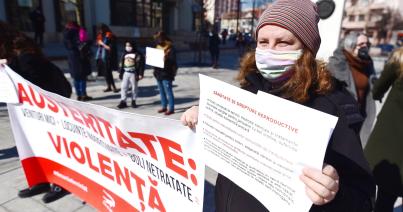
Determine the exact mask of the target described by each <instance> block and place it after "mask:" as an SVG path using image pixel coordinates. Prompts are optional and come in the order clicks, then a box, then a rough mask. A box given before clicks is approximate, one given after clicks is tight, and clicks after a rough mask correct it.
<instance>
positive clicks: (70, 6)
mask: <svg viewBox="0 0 403 212" xmlns="http://www.w3.org/2000/svg"><path fill="white" fill-rule="evenodd" d="M55 12H56V14H55V15H56V20H57V21H56V28H57V30H58V31H62V30H63V29H64V26H65V25H66V23H67V22H69V21H75V22H77V23H78V24H79V25H83V24H84V14H83V12H84V11H83V1H82V0H68V1H66V0H57V1H55Z"/></svg>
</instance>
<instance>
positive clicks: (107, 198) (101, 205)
mask: <svg viewBox="0 0 403 212" xmlns="http://www.w3.org/2000/svg"><path fill="white" fill-rule="evenodd" d="M21 163H22V167H23V169H24V172H25V176H26V178H27V181H28V185H29V186H33V185H36V184H38V183H44V182H50V183H55V184H57V185H60V186H61V187H63V188H65V189H66V190H68V191H70V192H71V193H73V194H75V195H77V196H78V197H80V198H81V199H82V200H84V201H86V202H87V203H89V204H90V205H92V206H93V207H95V208H96V209H98V210H100V211H108V212H110V211H139V210H138V209H136V208H135V207H134V206H133V205H131V204H129V203H128V202H127V201H125V200H124V199H122V198H120V197H119V196H117V195H116V194H114V193H113V192H112V191H110V190H108V189H106V188H105V187H104V186H102V185H99V184H98V183H96V182H94V181H93V180H91V179H89V178H87V177H85V176H84V175H81V174H80V173H78V172H75V171H74V170H72V169H70V168H67V167H65V166H63V165H60V164H59V163H56V162H54V161H52V160H48V159H45V158H40V157H30V158H26V159H24V160H22V161H21ZM143 208H144V206H143Z"/></svg>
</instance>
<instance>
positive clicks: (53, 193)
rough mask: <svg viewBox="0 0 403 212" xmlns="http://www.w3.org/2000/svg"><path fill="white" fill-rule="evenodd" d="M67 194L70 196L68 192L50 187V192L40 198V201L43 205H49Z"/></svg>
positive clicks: (58, 187) (60, 188)
mask: <svg viewBox="0 0 403 212" xmlns="http://www.w3.org/2000/svg"><path fill="white" fill-rule="evenodd" d="M67 194H70V192H68V191H67V190H66V189H64V188H62V187H60V186H57V185H52V186H51V189H50V191H49V192H48V193H46V194H45V196H43V197H42V201H43V202H44V203H51V202H53V201H56V200H58V199H60V198H62V197H64V196H66V195H67Z"/></svg>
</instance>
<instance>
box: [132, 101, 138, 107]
mask: <svg viewBox="0 0 403 212" xmlns="http://www.w3.org/2000/svg"><path fill="white" fill-rule="evenodd" d="M132 108H137V104H136V101H135V100H133V101H132Z"/></svg>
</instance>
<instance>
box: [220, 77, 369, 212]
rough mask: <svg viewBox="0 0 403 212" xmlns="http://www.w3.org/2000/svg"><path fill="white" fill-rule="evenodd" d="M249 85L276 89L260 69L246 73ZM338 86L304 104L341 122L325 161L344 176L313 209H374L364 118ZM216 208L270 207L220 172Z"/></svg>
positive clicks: (252, 210) (251, 88) (269, 90)
mask: <svg viewBox="0 0 403 212" xmlns="http://www.w3.org/2000/svg"><path fill="white" fill-rule="evenodd" d="M246 80H247V81H248V82H249V85H248V86H246V87H244V89H246V90H248V91H250V92H252V93H257V91H258V90H261V91H264V92H267V93H271V94H275V95H279V93H276V92H274V93H273V92H272V91H274V90H272V85H271V83H270V82H269V81H267V80H265V79H264V78H263V76H262V75H261V74H260V73H256V72H254V73H250V74H248V75H247V76H246ZM335 84H336V88H335V90H334V91H333V92H332V93H330V94H327V95H325V96H315V95H311V99H310V100H309V101H308V102H306V103H305V104H304V105H305V106H308V107H311V108H313V109H316V110H319V111H322V112H325V113H328V114H331V115H334V116H338V117H339V120H338V123H337V125H336V127H335V129H334V131H333V134H332V136H331V138H330V141H329V145H328V147H327V150H326V154H325V159H324V162H325V163H327V164H330V165H331V166H333V167H334V168H335V169H336V170H337V172H338V174H339V177H340V187H339V191H338V193H337V195H336V197H335V199H334V200H332V201H331V202H330V203H328V204H325V205H322V206H316V205H313V206H312V208H311V209H310V211H359V212H364V211H371V210H372V198H373V197H374V193H375V185H374V182H373V179H372V176H371V172H370V170H369V167H368V164H367V161H366V160H365V158H364V155H363V152H362V147H361V143H360V139H359V137H358V128H359V126H360V124H361V122H362V120H363V118H362V116H361V114H360V113H359V110H358V107H357V105H356V104H355V101H354V99H353V98H352V97H351V96H350V95H349V94H348V92H347V91H346V90H345V89H344V88H343V86H341V85H340V84H339V83H336V82H335ZM216 211H217V212H224V211H231V212H237V211H249V212H257V211H267V209H266V208H265V207H264V206H263V205H262V204H261V203H260V202H259V201H258V200H256V199H255V198H254V197H253V196H252V195H250V194H249V193H247V192H246V191H244V190H243V189H242V188H240V187H238V186H237V185H236V184H235V183H233V182H232V181H231V180H229V179H227V178H226V177H224V176H222V175H219V176H218V178H217V183H216Z"/></svg>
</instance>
